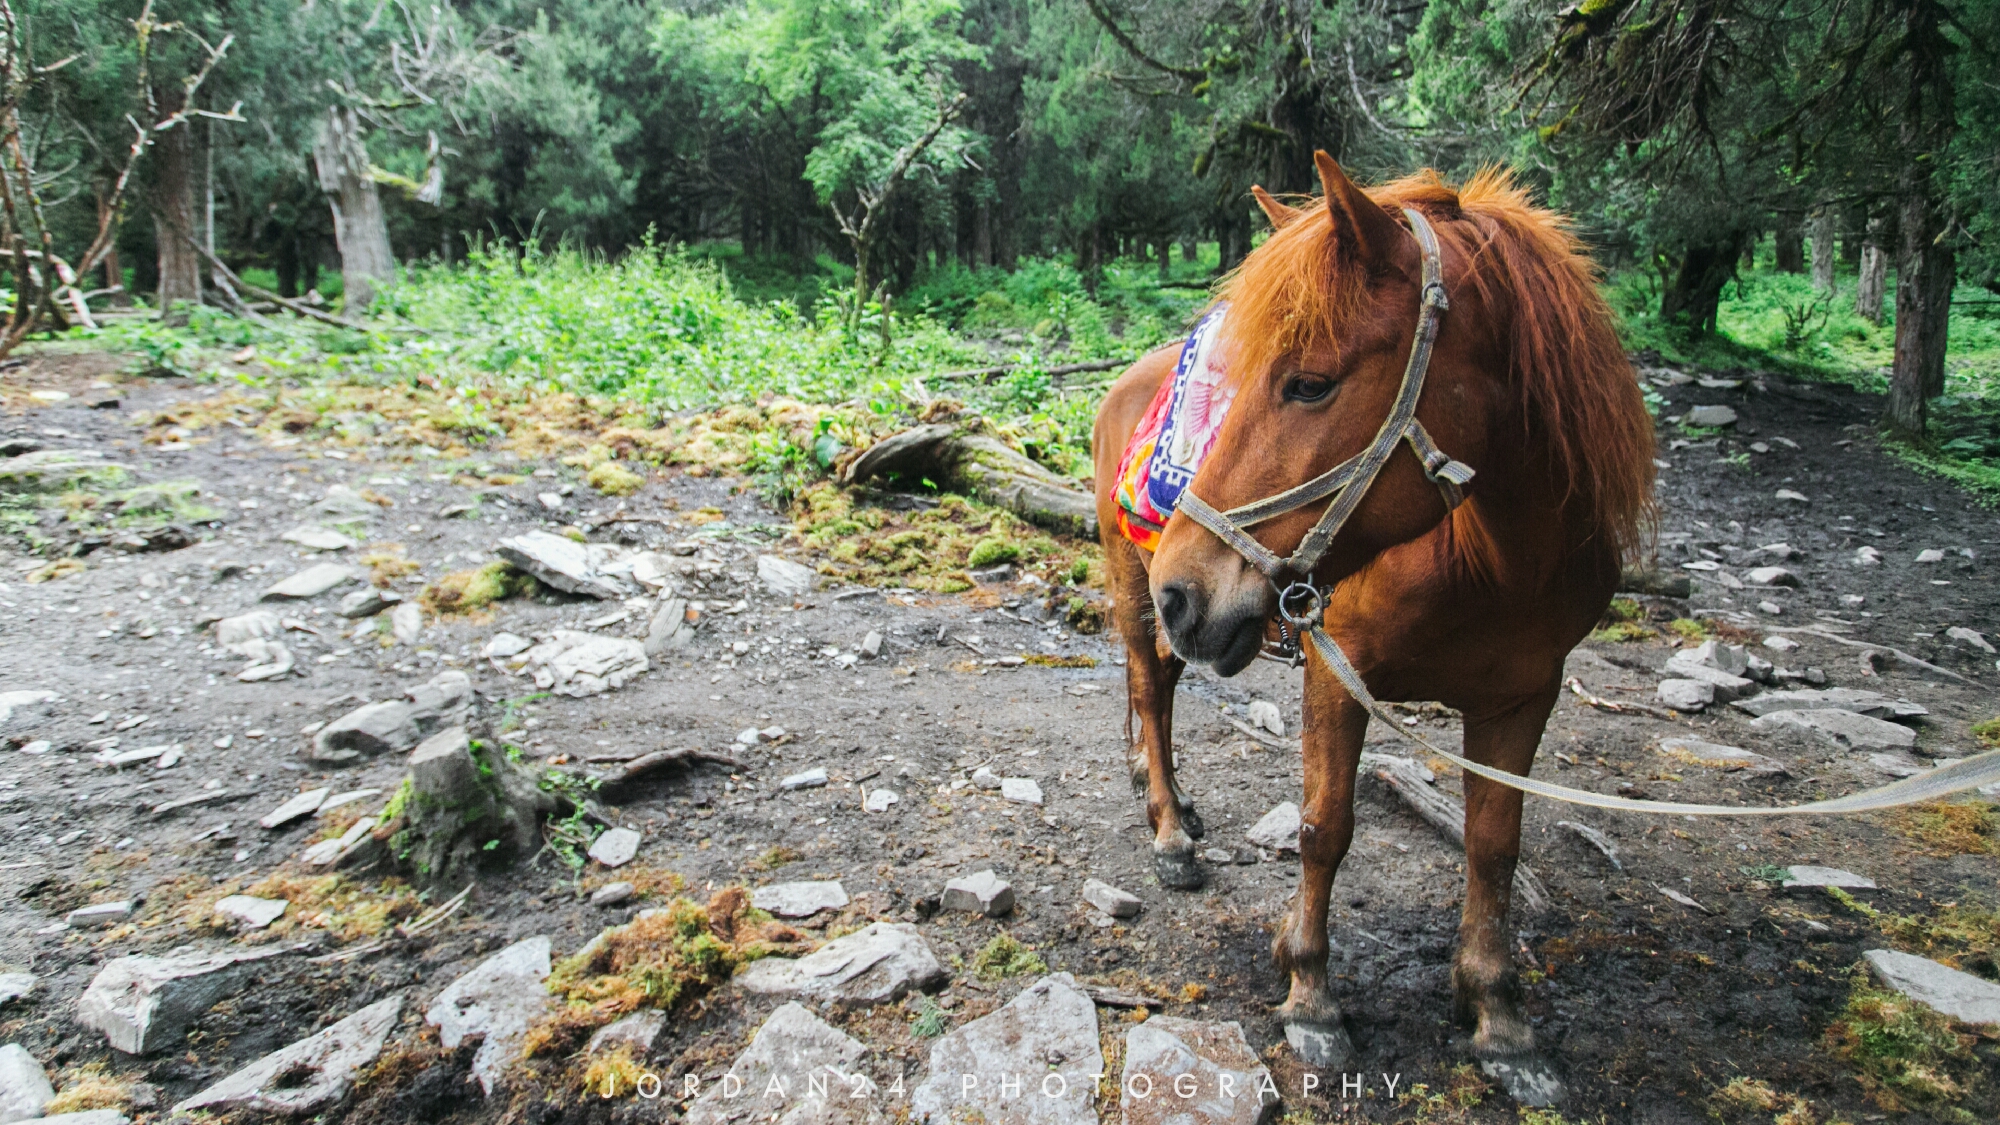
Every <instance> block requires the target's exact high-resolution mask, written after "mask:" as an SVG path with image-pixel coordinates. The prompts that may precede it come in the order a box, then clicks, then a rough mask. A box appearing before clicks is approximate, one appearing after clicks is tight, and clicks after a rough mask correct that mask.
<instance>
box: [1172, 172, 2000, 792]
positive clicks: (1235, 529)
mask: <svg viewBox="0 0 2000 1125" xmlns="http://www.w3.org/2000/svg"><path fill="white" fill-rule="evenodd" d="M1403 214H1404V215H1406V216H1408V218H1409V220H1410V232H1411V233H1412V234H1414V235H1416V238H1417V244H1418V245H1419V246H1420V247H1422V248H1423V254H1424V272H1423V304H1422V307H1421V308H1420V310H1419V311H1418V313H1417V334H1416V341H1415V343H1414V344H1412V345H1411V347H1410V360H1409V363H1408V364H1406V365H1405V366H1404V368H1403V386H1402V389H1401V390H1400V391H1398V392H1397V394H1396V402H1395V405H1394V406H1392V407H1391V408H1390V410H1389V417H1388V418H1387V419H1385V420H1384V421H1383V422H1382V428H1381V429H1379V430H1377V431H1376V432H1375V440H1374V441H1373V442H1371V443H1369V446H1368V448H1367V449H1365V450H1363V451H1362V452H1360V453H1358V454H1356V455H1355V456H1353V457H1350V458H1348V459H1347V460H1345V461H1342V462H1341V463H1340V464H1338V465H1335V466H1334V467H1333V468H1331V469H1328V470H1327V471H1326V472H1324V473H1321V474H1320V475H1319V476H1316V477H1314V478H1313V479H1311V480H1309V481H1307V482H1305V483H1304V484H1301V485H1298V486H1297V487H1295V488H1290V489H1287V490H1285V491H1284V492H1280V493H1278V494H1277V495H1276V496H1270V497H1266V498H1265V499H1263V500H1259V501H1256V502H1255V503H1251V504H1245V505H1243V506H1242V507H1239V508H1231V509H1230V510H1229V511H1227V512H1218V511H1216V510H1215V508H1213V507H1211V506H1210V505H1209V504H1208V503H1207V502H1205V501H1203V500H1202V499H1201V498H1200V497H1199V496H1196V495H1195V494H1194V489H1193V488H1191V487H1190V488H1188V489H1185V490H1183V491H1182V492H1181V496H1180V503H1179V505H1178V506H1177V507H1176V508H1175V511H1177V512H1181V513H1183V514H1185V515H1186V516H1187V517H1188V518H1189V519H1191V520H1193V521H1194V522H1196V523H1198V524H1200V525H1201V526H1202V527H1204V528H1207V529H1208V530H1209V531H1211V532H1213V533H1214V534H1215V536H1216V537H1217V538H1219V539H1221V540H1222V541H1223V542H1224V543H1227V544H1229V545H1230V546H1231V547H1233V548H1235V549H1236V551H1237V552H1238V553H1239V554H1241V555H1242V556H1243V557H1244V558H1246V559H1248V560H1249V561H1250V563H1251V565H1253V566H1255V567H1256V568H1257V569H1258V570H1259V571H1262V572H1263V574H1264V577H1265V578H1267V579H1269V580H1270V582H1271V584H1272V585H1273V586H1278V583H1279V580H1280V579H1281V578H1286V577H1292V578H1295V579H1296V580H1295V581H1293V582H1292V583H1291V584H1290V585H1289V586H1283V587H1280V588H1279V590H1278V616H1279V617H1280V618H1281V619H1282V620H1281V624H1280V628H1281V629H1283V630H1284V634H1285V637H1286V641H1287V646H1288V653H1287V655H1286V656H1281V657H1280V659H1286V660H1288V662H1290V663H1293V664H1298V663H1301V662H1303V660H1304V652H1303V651H1301V649H1303V648H1304V647H1305V646H1303V645H1300V644H1299V643H1298V641H1297V640H1296V639H1294V636H1293V631H1294V630H1296V631H1297V633H1298V634H1300V635H1302V636H1303V638H1304V640H1305V641H1306V642H1307V644H1308V645H1310V648H1311V651H1312V652H1313V653H1314V654H1316V655H1317V656H1318V657H1319V658H1320V662H1321V663H1322V664H1324V665H1325V666H1326V669H1327V671H1329V672H1331V673H1332V674H1333V677H1334V679H1336V680H1338V681H1339V682H1340V686H1341V687H1343V688H1345V689H1346V690H1347V694H1348V695H1350V696H1352V697H1353V699H1354V701H1355V702H1356V703H1359V704H1360V705H1361V706H1362V707H1363V708H1365V709H1366V710H1367V711H1368V713H1369V714H1371V715H1373V716H1374V717H1375V718H1376V719H1378V720H1380V721H1381V722H1382V723H1383V724H1384V725H1385V726H1387V727H1388V728H1389V729H1390V730H1392V731H1394V732H1395V733H1396V734H1397V735H1399V736H1401V737H1402V738H1404V739H1405V740H1407V741H1410V742H1414V743H1416V744H1417V745H1419V746H1421V747H1423V748H1424V749H1425V750H1428V751H1430V752H1431V753H1432V754H1435V755H1437V756H1438V757H1440V758H1442V759H1444V760H1445V761H1448V762H1450V763H1452V764H1453V765H1455V766H1458V767H1459V768H1460V769H1463V770H1465V771H1466V772H1467V773H1470V774H1476V775H1478V776H1479V777H1483V778H1485V779H1487V780H1488V781H1494V782H1498V783H1499V784H1501V785H1505V786H1507V787H1509V788H1512V789H1518V790H1520V791H1521V792H1524V793H1533V794H1535V795H1537V796H1540V797H1548V798H1551V799H1553V800H1557V801H1564V802H1568V803H1569V804H1574V805H1584V806H1587V807H1590V808H1599V809H1616V810H1619V811H1622V812H1639V813H1652V814H1655V815H1659V814H1663V813H1664V814H1675V815H1681V816H1688V817H1695V816H1792V815H1826V814H1834V813H1860V812H1872V811H1876V810H1879V809H1888V808H1896V807H1899V806H1903V805H1911V804H1916V803H1919V802H1923V801H1934V800H1937V799H1939V798H1941V797H1945V796H1948V795H1950V794H1952V793H1959V792H1963V791H1965V790H1968V789H1975V788H1978V787H1980V786H1983V785H1989V784H1992V783H1993V782H1995V781H2000V750H1989V751H1987V752H1985V753H1983V754H1977V755H1974V756H1972V757H1969V758H1965V759H1962V760H1960V761H1957V762H1954V763H1952V764H1949V765H1944V766H1939V767H1937V768H1935V769H1931V770H1928V771H1926V772H1924V773H1920V774H1917V775H1916V776H1914V777H1906V778H1903V779H1902V780H1900V781H1894V782H1891V783H1889V784H1888V785H1884V786H1880V787H1878V788H1875V789H1868V790H1864V791H1862V792H1860V793H1851V794H1848V795H1847V796H1844V797H1835V798H1831V799H1828V800H1819V801H1812V802H1808V803H1806V804H1803V805H1786V806H1753V807H1747V808H1746V807H1742V806H1735V805H1702V804H1690V803H1682V802H1669V801H1642V800H1638V799H1636V798H1632V797H1617V796H1611V795H1608V794H1604V793H1593V792H1591V791H1589V790H1587V789H1574V788H1571V787H1569V786H1566V785H1556V784H1554V783H1552V782H1547V781H1542V780H1539V779H1537V778H1532V777H1524V776H1521V775H1518V774H1514V773H1509V772H1508V771H1506V770H1502V769H1497V768H1495V767H1493V766H1489V765H1486V764H1485V763H1482V762H1475V761H1472V760H1471V759H1469V758H1466V757H1463V756H1461V755H1458V754H1454V753H1452V752H1451V751H1449V750H1446V749H1443V748H1442V747H1439V746H1437V745H1436V744H1435V743H1433V742H1431V741H1430V740H1429V739H1427V738H1425V737H1423V736H1422V735H1420V734H1417V733H1416V732H1414V731H1411V730H1410V729H1408V728H1407V727H1405V726H1404V725H1403V724H1402V723H1401V722H1399V721H1398V720H1397V718H1396V716H1395V715H1393V714H1391V713H1390V712H1389V710H1388V708H1386V707H1384V706H1382V704H1381V703H1380V702H1379V701H1377V700H1376V698H1375V696H1374V695H1373V694H1372V693H1371V692H1369V690H1368V685H1367V684H1366V683H1365V682H1364V681H1363V680H1362V679H1361V673H1360V671H1359V670H1357V669H1356V668H1355V667H1354V664H1353V663H1352V662H1351V661H1349V660H1348V659H1347V654H1346V653H1345V652H1343V651H1341V648H1340V645H1339V644H1338V643H1336V642H1335V641H1334V639H1333V638H1332V637H1331V636H1328V635H1327V632H1326V629H1325V628H1324V626H1323V621H1324V618H1325V615H1326V594H1325V592H1323V591H1321V590H1320V589H1319V588H1318V587H1316V586H1314V585H1313V584H1312V571H1313V568H1314V567H1315V566H1317V565H1319V560H1320V556H1322V555H1324V554H1325V553H1326V549H1327V546H1328V545H1329V544H1330V543H1332V542H1333V537H1334V536H1335V535H1336V534H1338V533H1339V532H1340V529H1341V526H1342V525H1344V524H1345V523H1346V522H1347V520H1348V517H1350V516H1352V515H1353V514H1354V510H1355V508H1356V507H1358V506H1359V505H1360V503H1361V500H1362V498H1363V497H1364V496H1366V495H1367V494H1368V489H1369V487H1370V486H1372V485H1373V484H1374V483H1375V478H1376V476H1377V475H1378V474H1380V473H1381V471H1382V466H1383V465H1384V464H1386V463H1387V462H1388V460H1389V457H1390V455H1391V454H1393V453H1395V451H1396V447H1397V446H1398V445H1399V444H1401V443H1402V442H1405V441H1407V442H1409V443H1410V449H1411V450H1412V451H1413V452H1414V453H1415V454H1416V455H1417V458H1418V459H1419V460H1421V461H1422V462H1423V465H1424V476H1425V477H1427V478H1428V479H1429V480H1430V481H1431V482H1432V483H1433V484H1436V485H1437V487H1438V491H1439V492H1440V493H1441V494H1442V495H1443V496H1444V502H1445V506H1446V508H1456V507H1458V505H1459V504H1460V503H1462V502H1464V499H1465V493H1464V488H1465V485H1466V483H1467V482H1469V481H1470V480H1471V479H1472V470H1471V469H1470V468H1468V467H1467V466H1465V465H1463V464H1461V463H1459V462H1457V461H1454V460H1452V459H1451V458H1450V457H1448V456H1446V455H1445V454H1444V453H1442V452H1440V451H1439V450H1438V448H1437V445H1436V444H1435V443H1434V442H1432V441H1431V437H1430V434H1429V433H1427V432H1425V430H1424V427H1423V423H1421V422H1419V421H1417V400H1418V399H1419V398H1421V397H1422V396H1423V393H1424V372H1425V369H1427V368H1428V367H1429V366H1430V362H1431V347H1432V345H1434V344H1435V343H1436V342H1437V332H1438V316H1439V314H1440V313H1442V312H1444V310H1445V309H1447V308H1449V307H1450V305H1451V303H1450V301H1449V300H1448V299H1446V297H1445V291H1444V278H1443V269H1442V267H1441V266H1440V264H1439V261H1438V243H1437V235H1436V233H1435V232H1433V231H1432V230H1431V227H1430V224H1429V223H1428V222H1426V221H1425V220H1424V217H1423V216H1422V215H1419V214H1418V213H1417V212H1415V211H1413V210H1411V209H1410V208H1407V207H1405V208H1403ZM1328 496H1331V497H1333V502H1332V503H1330V504H1328V505H1327V508H1326V512H1325V513H1324V514H1323V515H1321V516H1320V518H1319V522H1318V523H1316V524H1314V525H1313V529H1312V530H1311V531H1309V532H1307V533H1306V537H1305V538H1304V539H1303V540H1301V541H1300V542H1299V546H1298V549H1297V550H1296V551H1293V552H1292V555H1291V557H1290V558H1286V559H1280V558H1279V557H1278V556H1277V555H1276V554H1275V553H1274V552H1272V551H1271V550H1270V549H1269V548H1267V547H1265V546H1264V545H1263V544H1262V543H1259V542H1257V540H1255V539H1254V538H1252V537H1251V536H1250V533H1249V532H1247V531H1245V530H1244V528H1247V527H1250V526H1252V525H1254V524H1258V523H1261V522H1263V521H1264V520H1268V519H1270V518H1272V517H1273V516H1280V515H1283V514H1284V513H1286V512H1290V511H1295V510H1297V509H1299V508H1303V507H1305V506H1306V505H1307V504H1310V503H1312V502H1314V501H1316V500H1322V499H1325V498H1326V497H1328Z"/></svg>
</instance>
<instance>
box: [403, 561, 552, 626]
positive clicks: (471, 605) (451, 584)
mask: <svg viewBox="0 0 2000 1125" xmlns="http://www.w3.org/2000/svg"><path fill="white" fill-rule="evenodd" d="M535 586H536V582H535V579H534V576H533V575H530V574H526V573H524V572H522V571H520V570H517V569H515V568H514V566H513V564H511V563H506V562H500V561H497V560H496V561H494V562H490V563H487V564H486V565H485V566H481V567H477V568H475V569H472V570H461V571H457V572H455V573H452V574H447V575H445V576H444V577H443V578H440V579H438V580H437V581H436V582H433V583H431V584H430V585H428V586H426V587H424V592H423V593H421V594H419V595H417V602H418V603H419V604H420V605H422V606H423V607H424V608H425V609H427V610H429V611H431V613H432V614H434V615H435V616H438V617H445V616H448V615H451V614H455V613H471V612H473V611H475V610H479V609H484V608H485V607H487V606H489V605H492V604H493V603H494V602H497V601H504V600H505V599H507V598H511V597H514V596H516V595H518V594H530V593H533V592H534V590H535Z"/></svg>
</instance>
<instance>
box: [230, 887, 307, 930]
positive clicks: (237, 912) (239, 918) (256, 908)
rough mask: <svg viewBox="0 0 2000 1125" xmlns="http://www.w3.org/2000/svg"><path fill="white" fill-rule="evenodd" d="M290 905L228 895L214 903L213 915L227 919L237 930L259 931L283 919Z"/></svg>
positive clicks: (277, 899)
mask: <svg viewBox="0 0 2000 1125" xmlns="http://www.w3.org/2000/svg"><path fill="white" fill-rule="evenodd" d="M291 905H292V904H291V903H290V902H288V901H286V900H285V899H282V898H258V897H256V896H254V895H229V896H227V897H226V898H222V899H218V900H217V901H216V903H215V913H216V914H217V915H218V916H220V917H223V918H227V919H229V921H230V922H232V923H234V924H235V925H236V926H237V928H239V929H244V930H261V929H263V928H264V927H266V926H268V925H270V924H271V923H273V922H275V921H277V920H278V919H279V918H281V917H283V916H284V913H285V911H286V909H287V908H289V907H290V906H291Z"/></svg>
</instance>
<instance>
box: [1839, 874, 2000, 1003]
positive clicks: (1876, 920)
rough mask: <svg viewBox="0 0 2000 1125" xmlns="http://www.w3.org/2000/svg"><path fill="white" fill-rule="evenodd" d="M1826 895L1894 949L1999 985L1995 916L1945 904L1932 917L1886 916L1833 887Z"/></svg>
mask: <svg viewBox="0 0 2000 1125" xmlns="http://www.w3.org/2000/svg"><path fill="white" fill-rule="evenodd" d="M1827 893H1828V894H1830V895H1831V896H1833V898H1834V900H1835V901H1837V902H1839V903H1840V904H1841V905H1842V906H1844V907H1846V908H1847V909H1849V910H1852V911H1853V912H1855V913H1856V914H1859V915H1861V916H1862V917H1864V918H1866V919H1868V921H1869V922H1870V923H1871V924H1873V925H1874V926H1875V928H1876V929H1878V930H1880V931H1881V932H1882V934H1883V936H1885V937H1887V938H1888V939H1889V940H1890V943H1891V944H1893V945H1894V946H1895V947H1896V948H1898V949H1901V950H1903V951H1905V952H1908V953H1916V954H1921V955H1922V956H1925V957H1929V958H1931V959H1932V960H1934V961H1938V962H1941V963H1943V964H1946V965H1949V966H1951V967H1952V968H1955V969H1959V970H1961V971H1964V972H1968V973H1972V974H1974V975H1976V976H1981V977H1984V978H1986V979H1987V980H2000V913H1997V912H1995V911H1994V910H1992V909H1990V908H1989V907H1986V906H1984V905H1981V904H1979V903H1975V902H1946V903H1941V904H1939V905H1938V908H1937V912H1936V913H1934V914H1927V915H1926V914H1892V913H1890V912H1888V911H1885V910H1881V909H1878V908H1876V907H1874V906H1871V905H1869V904H1868V903H1865V902H1862V901H1861V900H1860V899H1858V898H1855V897H1854V896H1853V895H1850V894H1848V893H1847V892H1846V891H1843V890H1841V889H1839V888H1838V887H1835V888H1830V889H1829V890H1828V891H1827Z"/></svg>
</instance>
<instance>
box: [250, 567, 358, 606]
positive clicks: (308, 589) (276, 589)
mask: <svg viewBox="0 0 2000 1125" xmlns="http://www.w3.org/2000/svg"><path fill="white" fill-rule="evenodd" d="M354 581H357V576H356V575H355V573H354V572H353V571H352V570H349V569H348V568H347V567H344V566H341V565H340V564H339V563H320V564H318V565H317V566H309V567H307V568H305V569H304V570H301V571H299V572H298V573H297V574H294V575H292V576H291V577H290V578H287V579H285V580H284V581H283V582H280V583H278V584H277V585H275V586H273V587H271V588H270V589H268V590H266V591H264V596H263V598H262V599H261V600H263V601H267V602H278V601H297V600H301V599H305V598H316V597H319V596H320V595H321V594H324V593H326V592H327V591H328V590H331V589H333V588H334V587H336V586H345V585H347V584H348V583H349V582H354Z"/></svg>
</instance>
